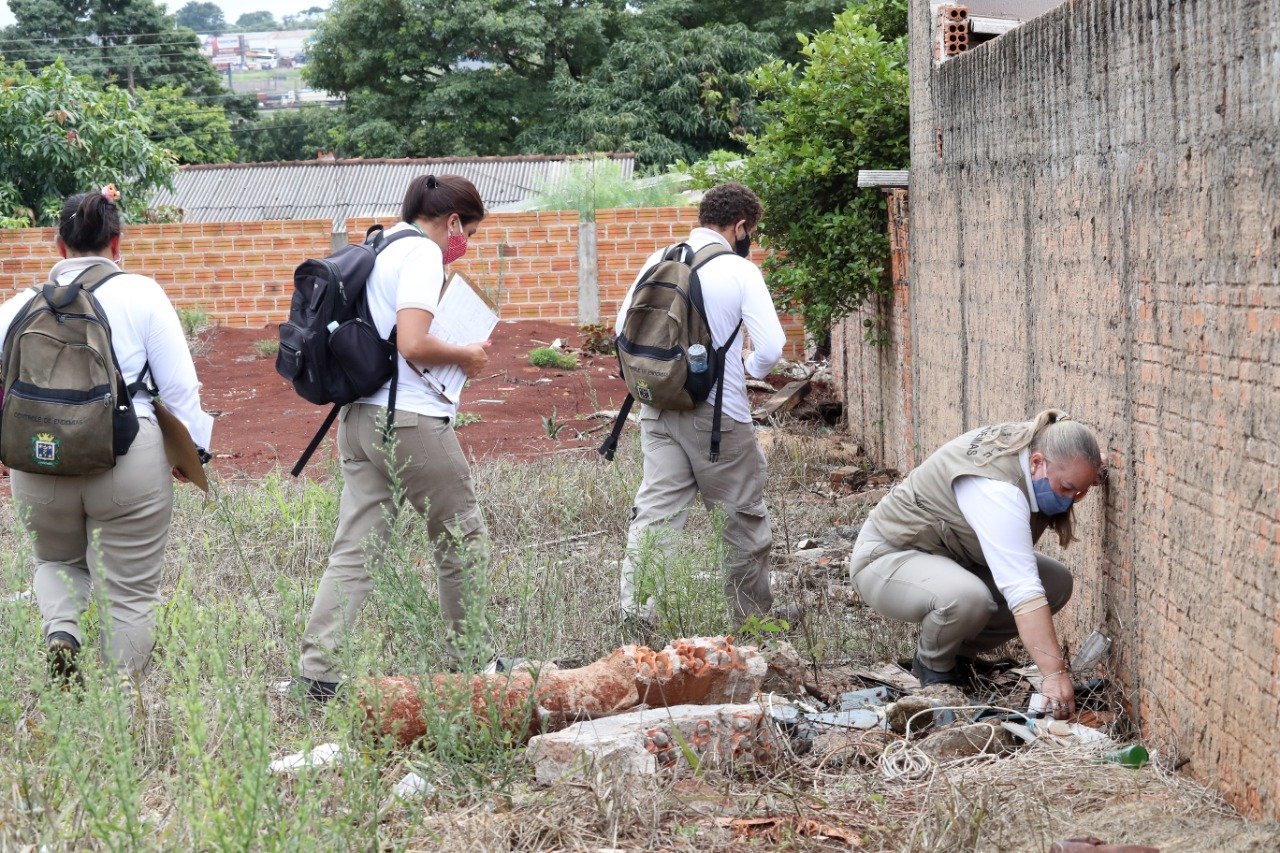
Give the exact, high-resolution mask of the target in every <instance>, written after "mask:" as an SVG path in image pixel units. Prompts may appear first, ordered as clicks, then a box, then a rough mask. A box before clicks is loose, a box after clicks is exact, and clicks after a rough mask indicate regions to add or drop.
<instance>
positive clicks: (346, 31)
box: [304, 0, 630, 156]
mask: <svg viewBox="0 0 1280 853" xmlns="http://www.w3.org/2000/svg"><path fill="white" fill-rule="evenodd" d="M629 14H630V13H628V12H626V11H625V2H624V0H338V2H336V3H335V4H334V6H333V7H332V8H331V9H330V11H329V13H328V14H327V15H326V16H325V17H324V19H323V20H322V21H321V22H320V25H319V27H318V28H317V31H316V36H315V41H314V45H313V48H312V50H311V51H310V53H309V64H308V67H307V69H306V71H305V72H304V74H305V76H306V78H307V80H308V81H309V82H310V83H311V84H312V85H314V86H316V87H317V88H320V89H324V90H326V91H329V92H334V93H339V94H342V95H345V96H346V97H347V102H348V108H349V111H350V115H349V120H348V133H347V139H348V141H349V143H350V145H351V146H352V148H353V152H354V153H360V154H366V155H373V156H378V155H386V154H388V153H395V154H397V155H402V156H403V155H409V154H412V155H429V154H433V155H441V154H460V153H468V152H472V151H479V152H481V153H485V154H502V153H512V152H514V151H516V150H517V146H516V139H517V137H518V136H519V134H520V133H522V132H523V131H524V130H525V129H526V128H528V127H531V126H535V125H537V124H539V123H540V122H541V121H543V119H544V117H545V113H546V112H547V110H548V109H550V104H551V97H550V87H551V84H552V81H553V80H554V79H555V77H556V75H557V74H558V73H563V74H566V75H568V76H569V77H570V78H573V79H581V78H582V77H584V76H585V75H586V74H588V73H589V72H590V71H591V70H592V69H593V68H594V67H595V66H596V65H598V64H599V62H600V61H601V59H602V58H603V57H604V55H605V54H606V52H607V50H608V47H609V43H610V41H611V39H612V37H613V36H614V35H615V34H616V33H617V32H619V31H620V28H621V21H622V19H623V18H624V17H626V16H627V15H629Z"/></svg>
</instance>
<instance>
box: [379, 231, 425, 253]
mask: <svg viewBox="0 0 1280 853" xmlns="http://www.w3.org/2000/svg"><path fill="white" fill-rule="evenodd" d="M405 237H421V238H422V239H424V240H425V239H426V238H427V235H426V234H422V233H420V232H419V231H418V230H417V229H416V228H415V229H414V230H412V231H397V232H396V233H394V234H392V235H391V236H390V237H384V238H383V239H382V240H381V241H380V242H379V243H378V244H377V246H375V247H374V252H381V251H382V250H383V249H385V248H387V246H390V245H391V244H392V243H394V242H395V241H397V240H403V239H404V238H405Z"/></svg>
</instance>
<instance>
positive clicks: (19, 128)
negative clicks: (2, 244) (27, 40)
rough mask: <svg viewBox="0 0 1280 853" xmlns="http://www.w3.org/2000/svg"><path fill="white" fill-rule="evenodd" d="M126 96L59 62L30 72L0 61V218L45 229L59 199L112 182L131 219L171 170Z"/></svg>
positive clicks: (54, 217)
mask: <svg viewBox="0 0 1280 853" xmlns="http://www.w3.org/2000/svg"><path fill="white" fill-rule="evenodd" d="M153 133H154V129H153V128H152V126H151V123H150V121H149V120H148V117H147V115H146V114H145V113H143V112H142V111H140V110H138V109H137V108H136V107H134V105H133V103H132V101H131V99H130V95H129V93H128V92H126V91H124V90H123V89H117V88H116V87H114V86H108V87H106V88H103V87H101V86H99V85H98V84H97V83H95V82H93V81H92V80H90V79H88V78H87V77H77V76H75V75H73V74H72V73H71V72H70V71H68V70H67V67H66V66H65V65H64V64H63V63H62V60H60V59H59V60H58V61H56V62H54V63H53V64H52V65H49V66H46V67H45V68H43V69H41V70H40V72H39V73H38V74H32V73H30V72H29V71H27V70H26V69H25V68H24V67H23V66H22V65H5V64H4V63H3V62H0V207H3V209H0V216H3V217H4V218H5V224H6V225H18V226H20V225H25V224H28V223H33V224H38V225H51V224H54V223H55V222H57V217H58V211H59V210H60V208H61V207H62V200H63V199H64V198H65V197H66V196H69V195H72V194H73V193H78V192H84V191H86V190H93V189H97V188H99V187H101V186H103V185H105V184H110V183H114V184H116V185H117V186H119V188H120V191H121V200H120V203H121V205H122V206H123V208H124V212H125V213H126V214H127V215H128V216H130V217H137V216H139V215H140V214H141V213H142V211H143V210H145V209H146V205H147V200H148V198H150V196H151V195H152V193H153V192H154V191H155V190H157V189H159V188H160V187H163V186H168V185H169V184H170V181H171V180H172V177H173V175H174V174H175V173H176V172H177V166H176V165H175V163H174V157H173V154H172V152H170V151H169V150H168V149H166V148H164V147H163V146H162V145H160V144H159V143H158V142H156V141H154V139H153V138H152V135H153Z"/></svg>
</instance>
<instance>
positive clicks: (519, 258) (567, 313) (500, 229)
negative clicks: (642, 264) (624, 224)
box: [347, 211, 578, 323]
mask: <svg viewBox="0 0 1280 853" xmlns="http://www.w3.org/2000/svg"><path fill="white" fill-rule="evenodd" d="M373 222H374V220H373V219H349V220H347V237H348V239H349V240H352V241H353V242H355V241H359V240H362V239H364V232H365V230H366V229H367V228H368V227H369V226H370V225H371V224H373ZM384 224H386V225H390V224H391V223H390V222H384ZM453 268H454V269H456V270H458V271H459V272H461V273H462V274H463V275H465V276H466V277H467V278H468V279H469V280H470V281H472V282H473V283H474V284H476V285H477V286H478V287H480V288H482V289H483V290H484V291H485V293H487V294H488V295H489V298H490V299H492V300H493V301H494V302H495V303H496V304H497V305H499V306H500V308H501V314H502V316H503V318H505V319H508V320H550V321H553V322H557V323H574V322H576V321H577V316H578V214H577V212H576V211H546V212H538V213H497V214H494V215H492V216H489V217H487V218H486V219H485V220H484V221H483V222H482V223H481V224H480V228H479V230H478V231H476V234H475V236H474V237H472V238H471V240H470V241H469V242H468V245H467V254H466V255H465V256H463V258H462V259H461V260H459V261H458V262H457V263H455V264H454V265H453Z"/></svg>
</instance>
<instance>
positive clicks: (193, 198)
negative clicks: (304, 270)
mask: <svg viewBox="0 0 1280 853" xmlns="http://www.w3.org/2000/svg"><path fill="white" fill-rule="evenodd" d="M609 156H610V158H611V159H613V160H615V161H616V162H617V163H618V165H619V166H620V167H621V168H622V174H623V176H624V177H627V178H630V177H631V176H632V175H633V174H634V173H635V162H636V161H635V156H634V155H632V154H611V155H609ZM581 159H583V158H582V157H577V156H572V157H571V156H545V157H544V156H520V157H458V158H431V159H413V160H327V161H326V160H309V161H303V162H293V163H229V164H220V165H199V166H183V167H182V168H181V169H180V170H179V171H178V174H177V176H176V177H175V178H174V182H173V183H174V190H173V192H169V191H168V190H162V191H161V192H159V193H158V194H157V195H156V196H155V197H154V198H153V199H152V201H151V204H152V205H153V206H156V205H170V206H174V207H178V208H180V209H181V210H182V211H183V221H185V222H235V221H251V220H256V219H329V220H332V221H333V223H334V227H335V228H337V229H341V228H342V227H343V225H344V223H345V222H346V220H347V219H348V218H350V217H353V216H382V217H385V216H396V215H399V212H400V203H401V202H402V201H403V200H404V192H405V189H406V188H407V187H408V186H409V182H410V181H411V180H413V179H414V178H415V177H417V176H418V175H422V174H430V173H435V174H450V175H462V176H463V177H465V178H467V179H468V180H470V181H471V182H472V183H473V184H475V185H476V189H477V190H479V191H480V197H481V198H483V199H484V204H485V207H486V208H487V209H488V210H490V211H496V210H503V209H507V210H510V209H513V208H517V207H519V206H520V205H521V204H522V203H523V202H524V201H525V200H526V199H527V198H528V197H529V196H530V195H531V194H532V193H533V192H534V191H535V190H537V189H539V188H540V187H542V186H544V185H554V184H555V183H556V182H557V181H558V180H559V179H560V178H561V177H562V176H563V175H564V174H565V170H566V167H567V166H568V164H570V163H572V162H573V161H575V160H581Z"/></svg>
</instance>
